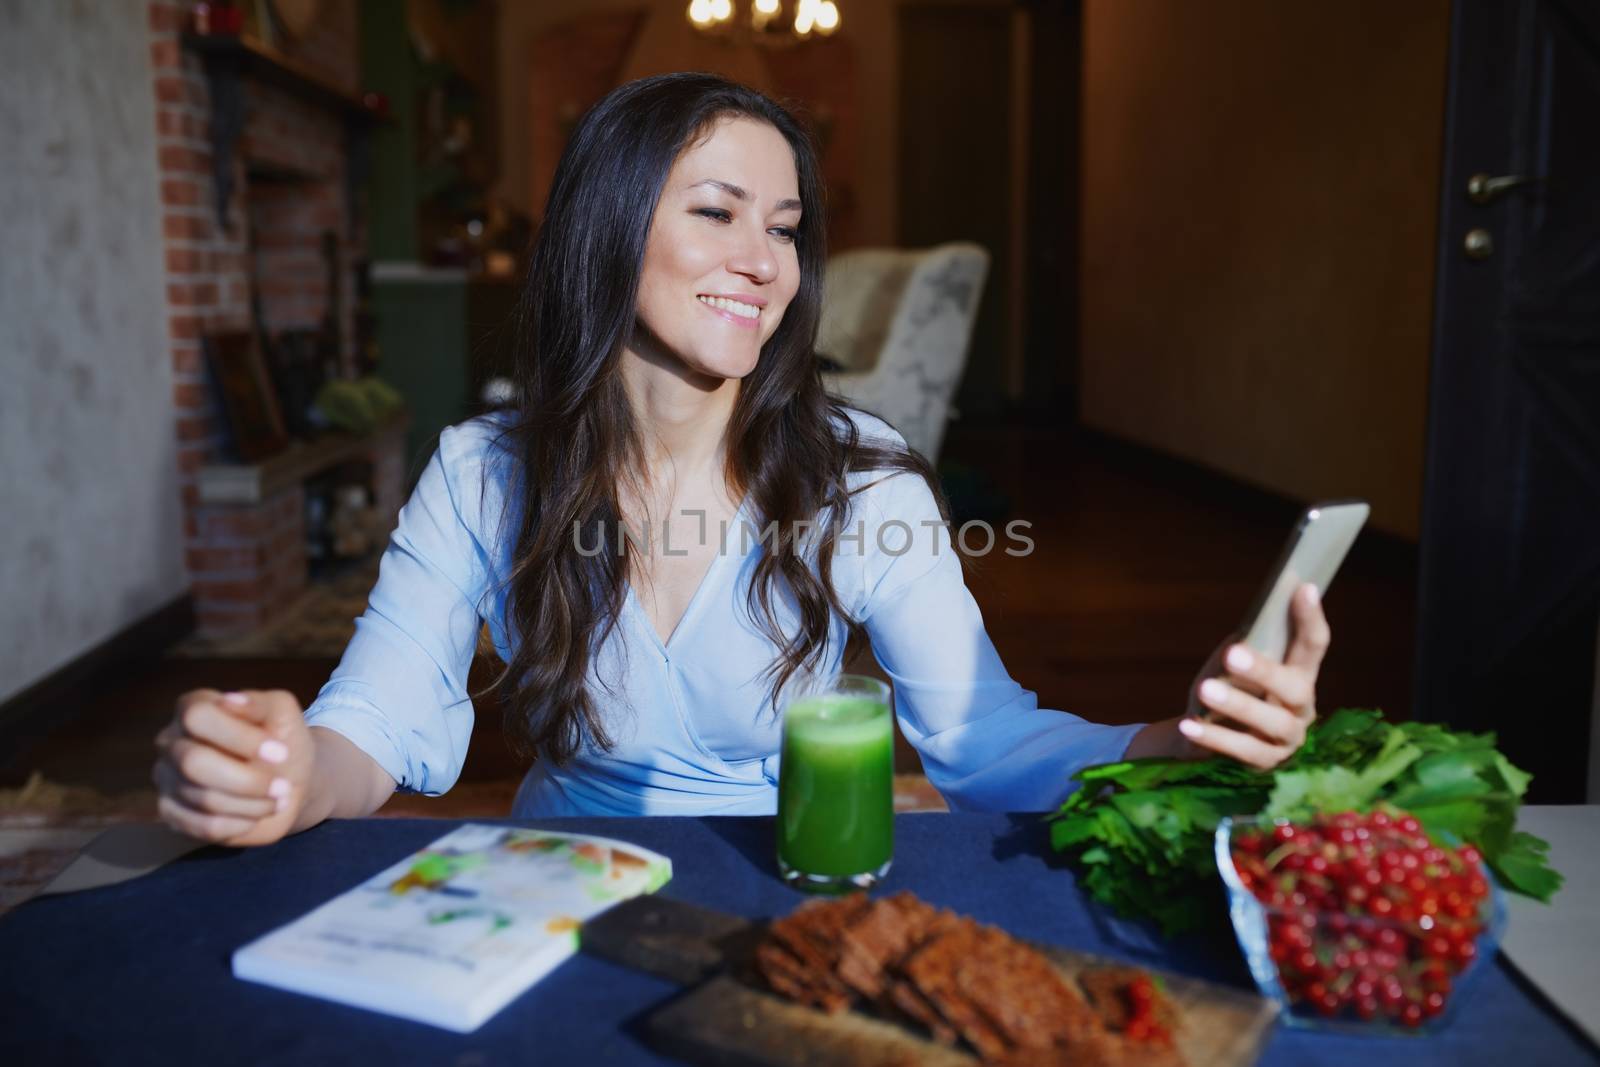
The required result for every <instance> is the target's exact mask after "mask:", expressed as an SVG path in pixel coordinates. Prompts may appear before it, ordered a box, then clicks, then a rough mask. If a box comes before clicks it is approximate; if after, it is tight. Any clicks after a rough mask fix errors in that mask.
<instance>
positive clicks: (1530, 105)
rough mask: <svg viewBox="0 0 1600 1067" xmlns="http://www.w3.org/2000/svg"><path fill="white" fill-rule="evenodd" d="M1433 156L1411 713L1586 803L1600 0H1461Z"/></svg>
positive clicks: (1595, 439) (1596, 547) (1598, 293)
mask: <svg viewBox="0 0 1600 1067" xmlns="http://www.w3.org/2000/svg"><path fill="white" fill-rule="evenodd" d="M1444 164H1445V165H1444V185H1443V190H1442V196H1443V204H1442V211H1441V215H1440V248H1439V274H1438V293H1437V304H1436V311H1437V319H1436V323H1435V331H1434V352H1433V364H1432V379H1431V383H1430V398H1429V420H1428V460H1427V473H1426V484H1425V490H1424V500H1423V530H1422V552H1421V587H1420V590H1419V604H1418V607H1419V611H1418V616H1419V635H1418V636H1419V641H1418V660H1417V707H1416V711H1417V714H1418V715H1419V717H1422V718H1425V719H1430V720H1435V721H1440V722H1446V723H1449V724H1451V725H1453V726H1457V727H1464V728H1471V729H1480V730H1495V731H1497V732H1498V733H1499V735H1500V738H1501V743H1502V746H1501V747H1502V748H1503V749H1504V750H1505V751H1506V753H1507V754H1508V755H1509V756H1510V757H1511V758H1512V759H1513V760H1514V761H1515V762H1516V763H1518V764H1520V765H1521V766H1523V767H1525V768H1527V769H1528V770H1530V771H1532V772H1534V775H1535V779H1534V784H1533V791H1532V793H1531V794H1530V795H1531V796H1532V797H1534V798H1536V799H1538V800H1541V801H1545V802H1550V801H1567V802H1571V801H1577V800H1581V799H1583V797H1584V794H1585V778H1586V776H1587V775H1588V773H1589V770H1590V765H1591V733H1592V731H1593V729H1594V725H1593V720H1594V715H1595V710H1596V709H1595V699H1596V697H1595V657H1596V639H1597V635H1596V619H1597V615H1600V4H1596V3H1595V2H1594V0H1457V3H1456V4H1455V8H1454V13H1453V23H1452V28H1451V63H1450V84H1449V110H1448V118H1447V130H1446V138H1445V160H1444ZM1475 175H1480V176H1484V177H1488V178H1500V177H1512V176H1515V177H1522V178H1527V179H1529V180H1528V181H1526V182H1525V183H1521V184H1511V183H1509V182H1508V183H1505V187H1501V186H1498V185H1495V184H1492V183H1491V184H1490V185H1488V186H1487V187H1485V185H1484V183H1483V180H1482V178H1480V179H1479V180H1478V182H1477V183H1474V181H1473V178H1474V176H1475ZM1474 194H1476V195H1474Z"/></svg>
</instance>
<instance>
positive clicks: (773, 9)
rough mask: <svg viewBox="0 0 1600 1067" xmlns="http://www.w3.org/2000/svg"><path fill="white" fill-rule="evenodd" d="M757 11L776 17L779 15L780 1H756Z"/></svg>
mask: <svg viewBox="0 0 1600 1067" xmlns="http://www.w3.org/2000/svg"><path fill="white" fill-rule="evenodd" d="M755 9H756V10H757V11H759V12H761V13H762V14H763V15H776V14H777V13H778V0H756V3H755Z"/></svg>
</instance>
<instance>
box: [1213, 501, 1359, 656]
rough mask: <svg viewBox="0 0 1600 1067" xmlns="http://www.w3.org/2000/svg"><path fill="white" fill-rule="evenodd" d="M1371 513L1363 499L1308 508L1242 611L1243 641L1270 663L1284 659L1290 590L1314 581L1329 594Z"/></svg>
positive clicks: (1292, 590) (1330, 502)
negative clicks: (1263, 580) (1248, 603)
mask: <svg viewBox="0 0 1600 1067" xmlns="http://www.w3.org/2000/svg"><path fill="white" fill-rule="evenodd" d="M1371 512H1372V508H1371V507H1369V506H1368V505H1367V503H1366V501H1364V500H1331V501H1328V502H1327V503H1325V504H1313V505H1312V506H1311V507H1309V508H1306V510H1305V511H1304V512H1303V513H1302V514H1301V516H1300V520H1299V521H1298V522H1296V523H1295V525H1294V529H1293V530H1291V531H1290V533H1289V541H1288V543H1287V544H1285V545H1284V547H1283V553H1282V554H1281V555H1280V556H1279V557H1278V562H1277V564H1276V565H1275V566H1274V567H1273V568H1272V570H1271V571H1270V572H1269V573H1268V575H1267V580H1266V583H1265V584H1264V585H1262V587H1261V592H1260V593H1259V594H1257V596H1256V601H1255V603H1254V604H1253V605H1251V608H1250V612H1249V614H1247V615H1246V616H1245V619H1244V628H1243V631H1242V632H1243V633H1244V637H1243V638H1242V640H1243V642H1244V643H1245V644H1247V645H1249V646H1250V647H1251V648H1253V649H1254V650H1255V651H1256V652H1258V653H1260V654H1261V655H1263V656H1270V657H1271V658H1272V660H1273V662H1282V661H1283V657H1284V654H1285V653H1286V652H1288V651H1289V632H1290V629H1291V622H1290V614H1289V602H1290V600H1292V599H1293V597H1294V591H1295V590H1296V589H1299V588H1300V586H1301V585H1303V584H1304V583H1306V582H1312V583H1313V584H1315V585H1316V587H1317V592H1318V593H1319V594H1321V595H1324V596H1325V595H1327V592H1328V586H1330V585H1332V584H1333V576H1334V575H1335V574H1336V573H1338V570H1339V564H1341V563H1343V562H1344V557H1345V554H1346V553H1348V552H1349V551H1350V546H1351V545H1353V544H1355V540H1356V535H1357V534H1359V533H1360V532H1361V527H1362V526H1364V525H1366V522H1367V516H1368V515H1369V514H1371Z"/></svg>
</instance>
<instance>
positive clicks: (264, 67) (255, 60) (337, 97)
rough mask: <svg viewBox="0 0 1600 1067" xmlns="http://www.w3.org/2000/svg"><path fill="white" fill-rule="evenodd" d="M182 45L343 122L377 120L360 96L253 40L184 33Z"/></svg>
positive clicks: (237, 36) (208, 59) (244, 37)
mask: <svg viewBox="0 0 1600 1067" xmlns="http://www.w3.org/2000/svg"><path fill="white" fill-rule="evenodd" d="M183 46H184V47H185V48H188V49H189V50H190V51H193V52H195V53H197V54H198V55H200V56H201V57H202V58H204V59H205V60H206V62H207V64H208V65H209V64H211V63H213V62H220V63H225V64H228V65H231V66H232V67H234V68H235V69H237V70H238V71H239V73H241V74H244V75H246V76H247V77H252V78H255V79H256V80H258V81H262V82H266V83H267V84H269V85H275V86H277V87H278V88H280V89H284V90H287V91H288V92H291V93H294V94H295V95H297V96H299V97H300V98H301V99H303V100H305V101H307V102H308V103H311V104H315V105H316V106H318V107H321V108H325V109H327V110H328V111H332V112H334V113H335V114H337V115H339V116H340V117H342V118H344V119H345V120H346V121H352V122H362V123H370V122H376V121H378V118H379V117H378V115H377V114H376V113H375V112H373V111H372V110H371V109H370V108H368V107H367V106H366V104H364V103H362V101H361V97H360V96H358V95H356V94H355V93H352V92H349V91H348V90H346V89H344V88H342V87H341V86H339V85H336V84H335V83H334V82H332V81H331V80H329V79H328V78H326V77H324V76H323V75H322V74H320V73H319V72H317V71H315V70H313V69H312V68H311V67H308V66H307V65H306V64H304V63H302V62H300V61H299V60H298V59H295V58H294V57H292V56H288V55H285V54H284V53H282V52H280V51H278V50H277V49H275V48H273V47H271V46H270V45H267V44H265V43H263V42H262V41H258V40H256V39H255V38H254V37H250V36H246V35H238V34H226V33H213V34H197V33H186V34H184V35H183Z"/></svg>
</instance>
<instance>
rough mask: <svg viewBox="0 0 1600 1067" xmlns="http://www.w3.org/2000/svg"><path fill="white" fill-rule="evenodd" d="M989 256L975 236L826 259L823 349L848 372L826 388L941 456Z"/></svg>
mask: <svg viewBox="0 0 1600 1067" xmlns="http://www.w3.org/2000/svg"><path fill="white" fill-rule="evenodd" d="M988 271H989V253H988V252H986V251H984V249H983V248H981V247H979V246H978V245H975V244H971V243H969V242H956V243H952V244H944V245H939V246H937V247H935V248H929V249H919V250H915V251H908V250H900V249H889V248H865V249H859V250H856V251H852V252H842V253H840V254H839V255H837V256H834V257H832V258H831V259H829V260H828V273H827V282H826V289H825V293H824V298H823V308H822V322H821V324H820V326H819V327H818V331H817V351H818V352H819V353H820V354H822V355H825V356H828V357H829V358H831V359H833V360H835V361H836V362H838V363H839V364H841V365H842V366H844V367H845V368H847V369H846V370H845V371H843V372H840V373H836V374H827V375H824V381H826V382H827V385H828V388H829V389H831V390H832V391H834V392H836V393H839V394H840V395H841V396H843V397H845V398H846V399H847V400H849V401H850V402H851V403H852V404H853V405H855V406H856V407H859V408H862V409H864V410H866V411H869V412H871V413H872V414H874V415H877V416H880V417H881V418H884V419H886V420H888V422H889V423H890V424H891V425H892V426H894V428H895V429H897V430H899V431H900V432H901V433H903V434H904V435H905V438H906V442H907V443H908V444H910V445H911V447H912V448H914V449H916V450H917V451H918V452H921V453H922V454H923V455H924V456H926V457H927V458H928V460H929V462H937V461H938V458H939V446H940V444H941V443H942V442H943V440H944V429H945V423H946V422H947V421H948V420H949V418H950V417H951V415H952V412H951V408H950V402H951V400H952V398H953V397H954V396H955V392H956V386H957V385H959V384H960V382H961V372H962V371H963V370H964V369H965V367H966V363H967V350H968V346H969V344H970V342H971V340H972V326H973V322H974V321H975V320H976V319H977V316H978V301H979V299H980V298H981V297H982V295H983V282H984V278H985V276H986V275H987V274H988Z"/></svg>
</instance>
